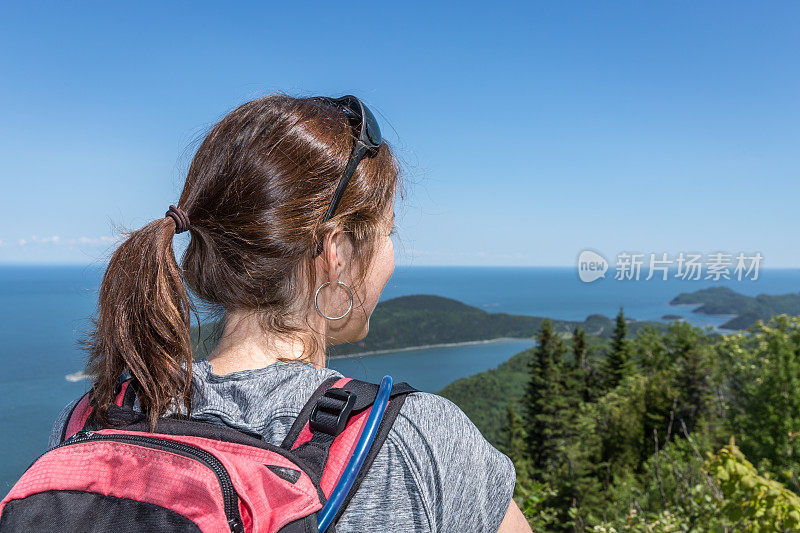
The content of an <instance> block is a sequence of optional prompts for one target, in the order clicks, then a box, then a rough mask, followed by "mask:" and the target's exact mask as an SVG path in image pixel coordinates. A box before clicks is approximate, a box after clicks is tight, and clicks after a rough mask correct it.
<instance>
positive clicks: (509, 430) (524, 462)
mask: <svg viewBox="0 0 800 533" xmlns="http://www.w3.org/2000/svg"><path fill="white" fill-rule="evenodd" d="M514 403H516V402H514V401H513V400H512V402H510V403H509V404H508V405H507V406H506V444H505V450H504V451H505V454H506V455H508V457H509V459H511V462H512V463H514V469H515V470H516V472H517V479H518V480H519V479H523V478H527V477H528V475H529V473H528V449H527V439H528V434H527V432H526V431H525V428H524V427H522V419H521V418H520V416H519V414H517V410H516V409H515V407H514V405H513V404H514Z"/></svg>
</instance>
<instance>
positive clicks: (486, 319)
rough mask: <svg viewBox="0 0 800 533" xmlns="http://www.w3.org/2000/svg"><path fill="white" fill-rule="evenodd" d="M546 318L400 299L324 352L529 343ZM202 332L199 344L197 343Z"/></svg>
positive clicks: (561, 326) (604, 323) (203, 347)
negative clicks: (361, 332)
mask: <svg viewBox="0 0 800 533" xmlns="http://www.w3.org/2000/svg"><path fill="white" fill-rule="evenodd" d="M543 320H545V317H536V316H527V315H512V314H508V313H488V312H486V311H484V310H482V309H479V308H477V307H473V306H470V305H467V304H464V303H462V302H460V301H458V300H454V299H452V298H445V297H442V296H434V295H427V294H419V295H410V296H401V297H398V298H392V299H390V300H386V301H384V302H380V303H378V305H377V306H376V307H375V310H374V311H373V313H372V316H371V317H370V327H369V333H368V334H367V336H366V337H365V338H364V339H362V340H360V341H358V342H352V343H347V344H340V345H336V346H331V347H329V348H328V356H329V357H344V356H351V355H354V354H360V353H365V352H376V351H394V350H401V349H407V348H411V347H425V346H430V345H436V344H455V343H464V342H472V341H486V340H491V339H500V338H518V339H532V338H533V337H534V336H535V335H536V332H537V331H538V330H539V328H540V327H541V324H542V321H543ZM551 324H552V326H553V328H554V330H555V331H557V332H561V333H567V332H570V331H572V330H574V329H575V328H576V327H581V328H582V329H583V330H585V331H586V332H588V333H589V334H591V335H595V336H598V337H601V338H609V337H610V336H611V334H612V332H613V329H614V321H613V320H612V319H610V318H608V317H606V316H603V315H599V314H593V315H589V316H588V317H587V318H586V320H584V321H582V322H577V321H566V320H551ZM628 325H629V328H630V330H631V331H632V332H636V331H638V330H639V329H641V328H643V327H645V326H650V327H654V328H656V329H665V328H666V325H665V324H662V323H659V322H637V321H635V320H628ZM201 333H202V342H198V339H199V338H200V336H201ZM218 334H219V325H218V324H216V323H211V324H204V325H203V326H202V327H201V329H200V331H198V329H197V328H196V327H195V328H193V329H192V338H193V340H194V343H195V346H197V349H196V355H195V357H196V358H197V359H200V358H203V357H205V356H206V355H207V354H208V353H210V351H211V350H213V349H214V346H215V345H216V340H215V339H216V338H218Z"/></svg>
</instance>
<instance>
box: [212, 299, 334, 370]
mask: <svg viewBox="0 0 800 533" xmlns="http://www.w3.org/2000/svg"><path fill="white" fill-rule="evenodd" d="M322 346H324V342H323V343H322ZM323 350H324V348H323ZM302 356H303V344H302V342H301V341H299V340H296V339H295V340H287V339H281V338H278V337H277V336H270V335H269V334H268V333H264V331H263V329H262V328H261V326H260V324H259V322H258V318H257V317H256V316H255V315H254V314H252V313H250V314H242V313H239V312H236V311H234V312H232V313H230V314H229V315H228V316H227V319H226V322H225V329H224V330H223V333H222V337H221V339H220V342H219V344H218V345H217V347H216V348H215V349H214V351H213V352H211V353H210V354H209V355H208V356H207V358H206V359H207V360H208V362H209V363H211V367H212V372H214V373H215V374H217V375H223V374H229V373H231V372H236V371H239V370H251V369H255V368H264V367H265V366H269V365H271V364H273V363H276V362H277V361H278V358H279V357H280V358H281V359H283V360H287V359H288V360H292V359H296V360H300V359H301V357H302ZM311 360H312V361H314V362H315V363H314V364H315V365H316V366H321V365H324V360H325V357H324V353H323V354H321V356H320V355H319V354H317V356H316V357H312V358H311Z"/></svg>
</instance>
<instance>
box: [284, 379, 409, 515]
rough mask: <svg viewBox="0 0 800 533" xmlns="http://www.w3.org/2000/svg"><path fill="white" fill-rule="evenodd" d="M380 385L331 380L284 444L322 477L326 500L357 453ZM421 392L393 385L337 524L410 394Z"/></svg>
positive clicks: (316, 394)
mask: <svg viewBox="0 0 800 533" xmlns="http://www.w3.org/2000/svg"><path fill="white" fill-rule="evenodd" d="M378 389H379V385H378V384H376V383H369V382H367V381H361V380H357V379H350V378H337V377H335V376H334V377H331V378H329V379H327V380H325V381H324V382H322V384H321V385H320V386H319V387H317V389H316V390H315V391H314V393H313V394H312V395H311V397H310V398H309V400H308V402H306V404H305V405H304V406H303V408H302V410H301V411H300V414H299V415H298V417H297V419H295V422H294V424H293V425H292V427H291V429H290V430H289V433H288V434H287V435H286V438H285V439H284V441H283V443H282V444H281V446H282V447H283V448H285V449H287V450H291V451H292V452H293V453H294V454H295V455H297V456H298V457H299V458H301V459H303V460H304V461H305V462H306V463H307V464H308V465H309V466H310V467H312V469H313V470H314V471H315V472H316V473H317V474H318V478H317V479H316V480H315V481H316V482H317V483H318V484H319V486H320V488H321V489H322V492H323V493H324V494H325V497H326V498H328V497H330V495H331V492H332V491H333V489H334V487H335V486H336V483H337V482H338V481H339V477H340V476H341V475H342V472H343V471H344V469H345V467H346V466H347V463H348V462H349V460H350V456H351V455H352V454H353V450H354V449H355V446H356V443H357V442H358V438H359V436H360V434H361V430H362V429H363V428H364V426H365V425H366V422H367V418H368V417H369V414H370V412H371V410H372V405H373V403H374V402H375V397H376V396H377V394H378ZM412 392H418V390H417V389H415V388H414V387H412V386H411V385H409V384H408V383H406V382H401V383H397V384H395V385H393V386H392V390H391V393H390V395H389V403H388V404H387V406H386V411H385V413H384V415H383V419H382V420H381V423H380V425H379V426H378V432H377V434H376V435H375V440H374V441H373V443H372V447H371V448H370V450H369V452H368V453H367V456H366V458H365V459H364V464H363V466H362V467H361V471H360V472H359V473H358V476H357V477H356V479H355V481H354V482H353V485H352V487H351V489H350V492H349V493H348V494H347V497H346V498H345V500H344V503H343V504H342V506H341V507H340V508H339V511H338V512H337V513H336V516H335V517H334V519H333V521H332V523H333V524H335V523H336V522H337V521H338V519H339V517H340V516H341V514H342V512H343V511H344V510H345V508H346V507H347V504H348V503H349V502H350V500H351V499H352V496H353V494H355V492H356V490H357V489H358V487H359V485H360V484H361V482H362V481H363V479H364V477H365V476H366V474H367V472H368V470H369V467H370V465H372V463H373V461H374V460H375V457H377V455H378V452H379V451H380V449H381V446H382V445H383V443H384V441H385V440H386V438H387V437H388V435H389V430H390V429H391V428H392V424H394V421H395V419H396V418H397V415H398V414H399V413H400V408H401V407H402V406H403V402H404V401H405V399H406V396H408V394H410V393H412Z"/></svg>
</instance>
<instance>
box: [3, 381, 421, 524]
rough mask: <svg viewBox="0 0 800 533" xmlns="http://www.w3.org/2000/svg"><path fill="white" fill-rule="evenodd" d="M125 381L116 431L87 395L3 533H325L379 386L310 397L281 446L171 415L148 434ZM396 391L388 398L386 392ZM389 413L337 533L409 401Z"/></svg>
mask: <svg viewBox="0 0 800 533" xmlns="http://www.w3.org/2000/svg"><path fill="white" fill-rule="evenodd" d="M133 383H134V382H133V381H132V380H131V379H127V380H123V377H120V380H119V383H118V393H117V396H116V402H115V403H116V405H112V406H110V408H109V416H110V418H111V420H112V424H113V425H112V426H109V427H102V428H101V427H97V425H96V424H95V423H94V421H93V418H92V417H91V416H90V415H91V411H92V406H91V405H90V402H89V393H88V392H87V393H86V394H85V395H84V396H83V397H82V398H81V400H80V401H79V402H78V403H77V404H76V406H75V408H74V409H73V412H72V413H71V415H70V418H69V420H68V423H67V424H65V427H64V434H63V436H62V442H61V443H60V444H59V445H57V446H55V447H53V448H51V449H50V450H48V451H46V452H45V453H44V454H42V455H41V456H40V457H39V458H38V459H36V460H35V461H34V462H33V464H31V465H30V466H29V467H28V468H27V470H25V473H24V474H23V475H22V477H21V478H20V479H19V481H17V483H16V484H15V485H14V487H13V488H12V489H11V492H9V493H8V495H7V496H6V497H5V498H4V499H3V500H2V501H1V502H0V531H1V532H11V531H14V532H17V531H37V532H49V531H52V532H56V531H57V532H59V533H60V532H63V531H82V532H83V531H85V532H100V531H102V532H107V531H113V532H115V533H133V532H140V531H148V532H154V533H161V532H164V533H166V532H170V533H176V532H190V531H191V532H204V533H209V532H227V531H233V532H245V533H250V532H258V533H262V532H263V533H273V532H280V533H308V532H316V531H319V529H318V525H317V514H318V512H319V511H320V510H321V509H322V508H323V506H324V505H325V503H326V502H327V499H328V498H329V497H330V496H331V492H332V491H333V489H334V487H335V486H336V484H337V482H338V480H339V478H340V476H341V474H342V472H343V471H344V470H345V467H346V465H347V463H348V461H349V459H350V456H351V455H352V453H353V450H354V448H355V446H356V443H357V441H358V438H359V435H360V433H361V430H362V429H363V427H364V425H365V423H366V421H367V418H368V417H369V413H370V411H371V409H372V406H373V403H374V402H375V398H376V395H377V393H378V385H376V384H374V383H368V382H365V381H359V380H355V379H348V378H341V379H338V378H336V377H332V378H329V379H327V380H326V381H325V382H323V383H322V384H321V385H320V386H319V387H318V388H317V390H316V391H315V392H314V393H313V394H312V395H311V398H310V399H309V401H308V402H307V403H306V405H305V406H304V407H303V409H302V411H301V412H300V415H299V416H298V417H297V419H296V420H295V422H294V424H293V425H292V428H291V429H290V431H289V433H288V435H287V436H286V438H285V439H284V441H283V443H282V444H281V445H280V446H275V445H272V444H270V443H268V442H265V441H264V440H263V439H262V438H261V436H260V435H257V434H251V433H246V432H243V431H239V430H236V429H233V428H230V427H227V426H223V425H219V424H213V423H209V422H201V421H198V420H187V419H181V418H177V417H174V416H165V417H162V418H161V419H159V422H158V426H157V427H156V431H155V432H153V433H150V432H148V431H147V425H146V419H145V416H144V415H143V414H141V413H139V412H137V411H134V410H133V403H134V400H135V392H134V391H135V388H136V387H135V384H134V385H133V386H132V384H133ZM387 390H388V389H387ZM414 391H416V389H414V388H413V387H411V386H409V385H408V384H407V383H398V384H395V385H394V386H393V387H391V392H390V395H389V398H390V399H389V403H388V405H387V406H386V411H385V413H384V415H383V419H382V420H381V422H380V425H379V426H378V431H377V434H376V436H375V440H374V441H373V443H372V447H371V448H369V452H368V453H367V455H366V459H365V460H364V464H363V467H362V468H361V470H360V472H359V474H358V476H357V477H356V478H355V481H354V482H353V485H352V487H351V488H350V490H349V492H347V493H346V494H347V495H346V497H345V499H344V503H343V504H342V505H341V507H340V508H339V509H338V511H336V514H335V515H334V516H333V519H332V520H331V522H330V526H329V527H328V528H327V531H328V532H334V531H335V524H336V521H337V520H338V519H339V517H340V516H341V514H342V512H343V511H344V509H345V507H346V506H347V504H348V503H349V501H350V499H351V498H352V496H353V494H354V493H355V491H356V489H357V488H358V486H359V484H360V483H361V480H362V479H363V478H364V476H365V474H366V473H367V470H368V468H369V466H370V464H372V462H373V460H374V459H375V457H376V455H377V454H378V451H379V450H380V448H381V445H382V444H383V442H384V441H385V440H386V437H387V435H388V433H389V430H390V428H391V426H392V423H393V422H394V420H395V418H396V417H397V414H398V413H399V411H400V407H401V406H402V404H403V401H404V400H405V398H406V396H407V395H408V394H409V393H411V392H414Z"/></svg>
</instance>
